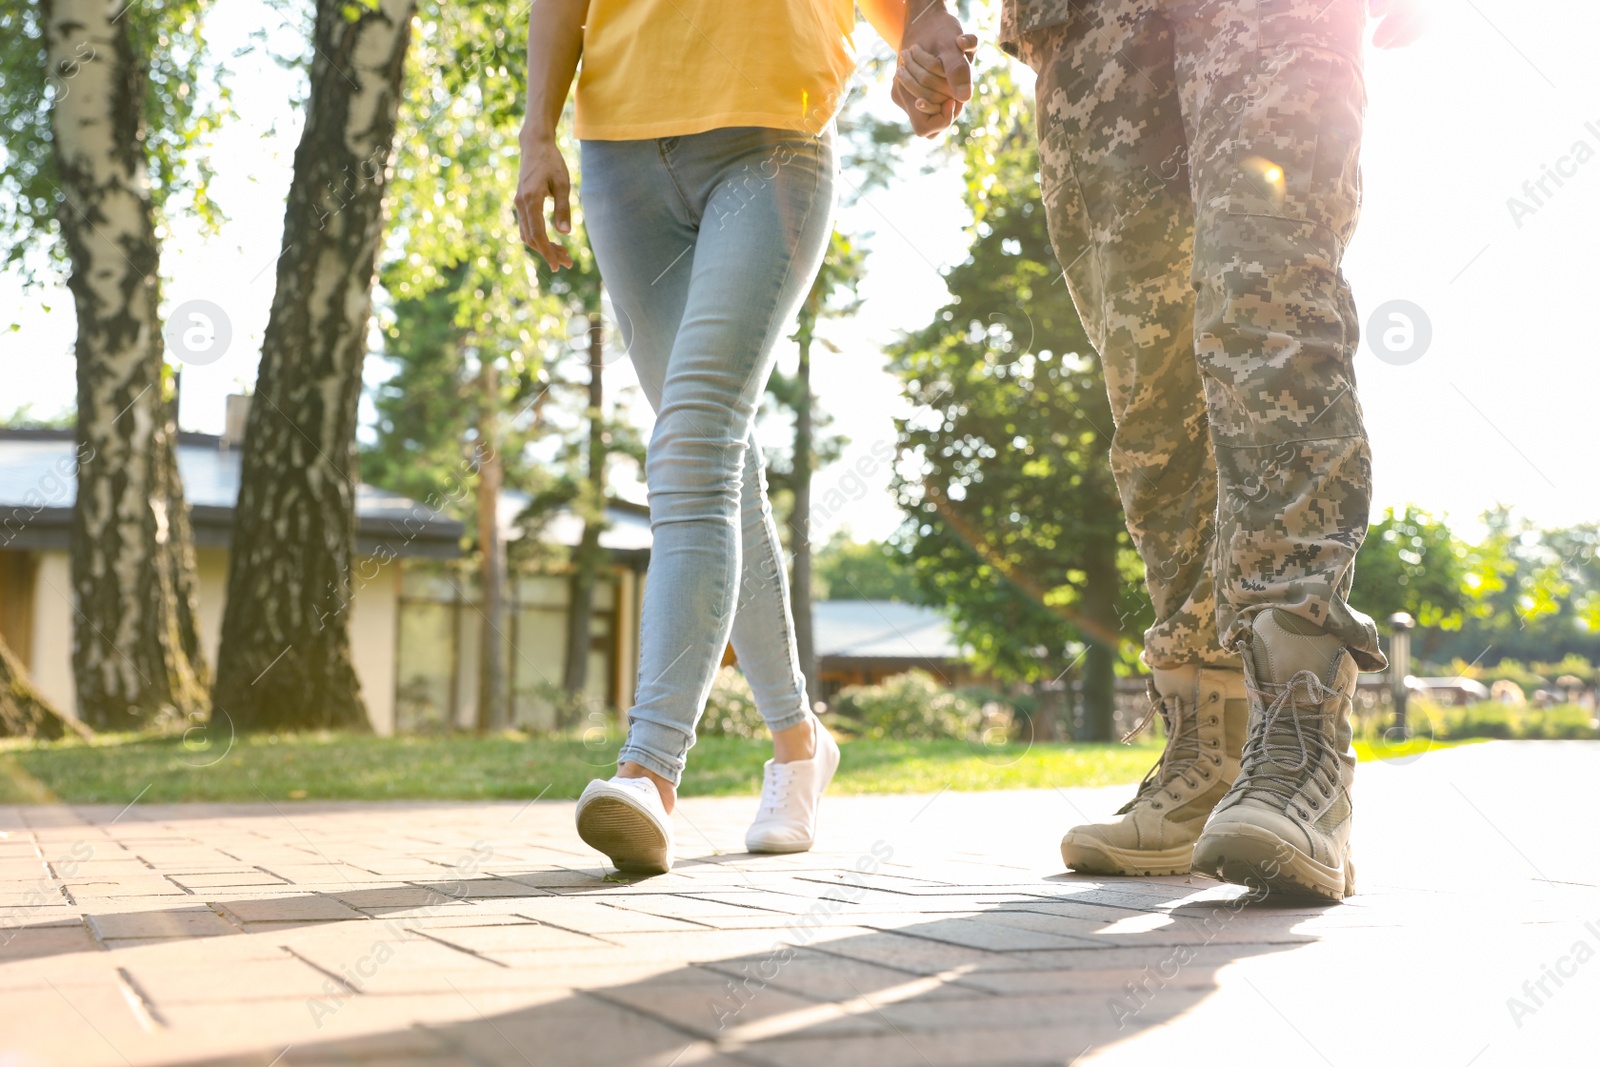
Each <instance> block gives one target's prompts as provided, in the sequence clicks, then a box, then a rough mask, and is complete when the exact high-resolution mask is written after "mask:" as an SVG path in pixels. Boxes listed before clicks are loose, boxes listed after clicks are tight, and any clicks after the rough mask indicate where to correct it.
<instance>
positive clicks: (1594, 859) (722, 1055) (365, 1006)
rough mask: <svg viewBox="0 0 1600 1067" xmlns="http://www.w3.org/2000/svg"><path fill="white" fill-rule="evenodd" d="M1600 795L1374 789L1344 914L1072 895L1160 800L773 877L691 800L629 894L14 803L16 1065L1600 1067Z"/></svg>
mask: <svg viewBox="0 0 1600 1067" xmlns="http://www.w3.org/2000/svg"><path fill="white" fill-rule="evenodd" d="M1596 781H1600V744H1592V743H1581V742H1566V743H1563V742H1547V743H1535V742H1519V743H1496V744H1488V745H1480V746H1473V747H1469V748H1464V749H1453V750H1449V751H1440V752H1433V753H1429V754H1427V755H1425V756H1424V757H1422V758H1420V759H1417V760H1415V761H1413V762H1410V763H1406V764H1401V765H1396V764H1392V763H1391V764H1374V765H1364V766H1363V767H1362V769H1361V772H1360V779H1359V781H1358V783H1357V802H1358V805H1359V807H1358V819H1359V823H1358V827H1359V828H1358V831H1357V833H1358V837H1357V843H1358V849H1359V851H1358V857H1359V859H1360V865H1361V877H1362V887H1361V888H1362V891H1361V893H1360V894H1359V895H1358V896H1357V897H1355V898H1354V899H1353V900H1352V901H1350V902H1349V903H1347V904H1345V905H1343V906H1331V907H1306V906H1294V907H1281V906H1272V905H1270V904H1266V905H1263V904H1254V903H1249V902H1246V901H1242V900H1240V899H1239V891H1238V890H1236V889H1234V888H1232V887H1224V886H1219V885H1217V884H1216V883H1214V882H1211V881H1209V880H1207V879H1204V878H1199V877H1196V878H1193V879H1186V878H1160V879H1112V880H1107V879H1091V878H1080V877H1074V876H1070V875H1066V874H1064V873H1063V872H1062V871H1061V870H1060V866H1059V861H1058V858H1057V856H1056V852H1055V848H1056V842H1057V841H1058V840H1059V838H1060V835H1061V833H1062V831H1063V830H1064V829H1065V828H1066V827H1067V826H1068V825H1070V824H1071V823H1073V822H1075V821H1079V820H1080V819H1081V818H1083V817H1088V816H1095V817H1098V816H1099V815H1101V814H1105V813H1107V812H1109V811H1110V810H1112V809H1113V808H1114V807H1115V806H1116V805H1117V804H1119V803H1120V802H1121V801H1122V800H1123V799H1125V795H1126V793H1127V789H1126V788H1119V789H1114V790H1062V791H1044V792H1028V793H993V794H957V793H943V794H939V795H935V796H918V797H870V798H840V799H834V800H830V801H829V802H828V804H827V805H826V806H825V808H824V814H825V816H826V821H825V827H824V835H823V840H822V842H821V844H822V846H823V847H822V848H820V849H819V850H818V851H816V852H814V853H811V854H809V855H804V856H794V857H776V858H774V857H753V856H750V855H747V854H743V853H741V852H740V851H739V849H740V848H741V847H742V846H741V845H740V844H739V842H740V841H741V840H742V837H743V830H744V825H745V822H746V820H747V819H748V817H749V816H750V815H751V813H752V809H753V806H754V801H753V800H749V799H736V800H690V801H685V802H684V803H683V805H682V806H681V808H680V815H679V818H678V826H679V829H680V844H679V854H680V856H681V857H682V859H681V860H680V863H679V867H678V869H677V870H676V871H675V872H673V873H672V874H671V875H667V876H664V877H660V878H652V879H648V880H644V881H640V882H636V883H633V884H628V883H627V882H624V881H619V880H615V879H614V878H608V877H606V874H607V871H606V870H605V869H604V868H602V867H601V866H600V859H599V857H597V856H596V855H595V854H594V853H592V852H590V851H588V850H587V849H585V848H584V846H583V845H582V843H581V842H579V841H578V840H577V839H576V837H575V836H574V834H573V833H572V831H571V821H572V819H571V816H572V806H571V804H570V803H535V804H520V803H494V804H404V803H395V804H319V803H305V802H298V803H282V804H277V805H270V804H259V805H204V806H200V805H193V806H190V805H182V806H179V805H171V806H154V805H150V806H146V805H142V804H141V805H135V806H133V807H131V808H129V809H127V810H125V811H119V810H118V809H117V808H115V807H99V806H93V807H71V808H59V807H51V808H39V807H11V808H0V830H3V831H4V832H5V834H6V836H5V837H3V838H0V1065H3V1067H24V1065H35V1064H52V1065H53V1064H108V1065H120V1064H124V1063H126V1064H193V1063H229V1064H241V1065H243V1064H251V1065H260V1067H265V1065H269V1064H278V1065H282V1067H307V1065H321V1064H335V1063H382V1064H400V1065H422V1064H508V1065H513V1067H516V1065H530V1067H546V1065H560V1067H564V1065H570V1064H605V1065H612V1064H655V1065H658V1067H669V1065H672V1067H688V1065H690V1064H735V1063H738V1064H771V1065H791V1064H792V1065H796V1067H800V1065H807V1067H809V1065H813V1064H826V1065H828V1067H852V1065H857V1064H861V1065H868V1064H870V1065H874V1067H880V1065H881V1067H894V1065H901V1064H904V1065H908V1067H919V1065H924V1064H926V1065H945V1064H972V1065H983V1067H995V1065H1005V1064H1058V1065H1065V1064H1071V1063H1079V1064H1088V1063H1096V1064H1101V1063H1104V1064H1112V1063H1128V1064H1152V1063H1160V1062H1163V1061H1167V1062H1172V1063H1184V1064H1190V1063H1237V1064H1243V1065H1248V1064H1267V1063H1272V1064H1300V1063H1305V1064H1331V1065H1338V1067H1345V1065H1351V1067H1355V1065H1365V1064H1381V1063H1405V1064H1408V1065H1419V1064H1427V1065H1436V1064H1444V1065H1447V1067H1458V1065H1459V1067H1468V1065H1469V1064H1470V1065H1472V1067H1489V1065H1491V1064H1526V1063H1538V1062H1547V1063H1573V1062H1593V1061H1594V1059H1595V1057H1596V1052H1595V1047H1596V1042H1597V1040H1600V1024H1597V1022H1596V1013H1595V1012H1594V1005H1595V1004H1596V1003H1597V997H1600V954H1597V953H1600V889H1597V888H1596V887H1597V886H1600V833H1597V826H1596V813H1595V806H1594V802H1593V795H1594V793H1593V783H1595V782H1596ZM1519 1005H1520V1006H1519Z"/></svg>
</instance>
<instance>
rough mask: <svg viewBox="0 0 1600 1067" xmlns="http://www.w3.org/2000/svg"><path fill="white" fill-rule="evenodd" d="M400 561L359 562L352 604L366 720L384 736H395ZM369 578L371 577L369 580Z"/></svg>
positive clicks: (352, 640)
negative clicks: (383, 564) (365, 703)
mask: <svg viewBox="0 0 1600 1067" xmlns="http://www.w3.org/2000/svg"><path fill="white" fill-rule="evenodd" d="M404 566H405V564H404V563H403V562H400V561H396V562H391V563H389V564H388V565H387V566H382V565H380V563H379V560H377V559H376V558H373V559H364V560H358V561H357V563H356V574H357V575H358V576H359V578H358V581H357V583H356V590H355V597H354V598H353V599H352V601H351V605H350V658H351V659H352V660H353V661H354V663H355V668H356V677H357V678H360V679H361V696H362V699H364V700H365V701H366V702H367V718H368V719H370V720H371V721H372V728H373V730H375V731H376V732H377V733H378V734H380V735H381V736H383V737H388V736H389V735H390V734H392V733H394V688H395V655H396V652H397V649H398V640H397V638H398V634H397V629H396V628H397V627H398V626H399V625H400V570H401V568H402V567H404ZM368 575H370V576H371V577H368Z"/></svg>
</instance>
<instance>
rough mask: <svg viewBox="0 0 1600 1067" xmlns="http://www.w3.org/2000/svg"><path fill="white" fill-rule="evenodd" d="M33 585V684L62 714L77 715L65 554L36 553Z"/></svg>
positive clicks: (68, 569) (30, 670)
mask: <svg viewBox="0 0 1600 1067" xmlns="http://www.w3.org/2000/svg"><path fill="white" fill-rule="evenodd" d="M38 561H39V568H38V570H37V571H35V572H34V582H33V658H32V662H30V663H29V664H28V673H29V674H31V675H33V684H34V686H35V687H36V688H37V689H38V690H39V692H41V693H43V694H44V695H45V696H46V697H49V698H50V702H51V703H53V704H54V705H55V706H56V707H58V708H60V709H61V712H62V714H64V715H73V716H76V715H77V714H78V693H77V689H76V688H75V687H74V686H73V684H72V599H71V598H72V570H71V566H70V561H69V560H68V557H67V554H66V553H65V552H40V553H39V557H38Z"/></svg>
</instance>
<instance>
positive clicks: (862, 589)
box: [813, 531, 922, 603]
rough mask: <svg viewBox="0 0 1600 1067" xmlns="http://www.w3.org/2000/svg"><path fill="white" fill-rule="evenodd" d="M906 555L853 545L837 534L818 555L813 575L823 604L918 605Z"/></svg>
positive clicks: (872, 544) (887, 547)
mask: <svg viewBox="0 0 1600 1067" xmlns="http://www.w3.org/2000/svg"><path fill="white" fill-rule="evenodd" d="M911 567H912V565H911V562H910V560H908V559H907V558H906V556H905V554H904V553H903V552H902V551H901V550H900V549H899V548H897V547H896V546H894V545H892V544H887V543H885V542H882V541H855V540H852V539H851V538H850V535H849V534H847V533H844V532H842V531H841V532H839V533H836V534H834V535H833V537H832V538H831V539H829V541H828V543H827V544H826V545H824V546H823V547H822V548H821V549H819V550H818V551H817V558H816V570H815V572H814V575H815V582H814V583H813V584H814V587H815V589H816V594H817V596H819V597H821V598H822V599H823V600H903V601H906V602H908V603H918V602H920V600H921V598H922V591H921V590H920V589H919V588H918V587H917V581H916V576H915V575H914V574H913V573H912V569H911Z"/></svg>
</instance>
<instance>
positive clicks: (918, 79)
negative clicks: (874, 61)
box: [857, 0, 978, 137]
mask: <svg viewBox="0 0 1600 1067" xmlns="http://www.w3.org/2000/svg"><path fill="white" fill-rule="evenodd" d="M857 6H858V7H860V8H861V13H862V14H863V15H865V16H866V18H867V21H868V22H870V23H872V28H873V29H875V30H877V31H878V34H879V35H880V36H881V37H882V38H883V39H884V40H885V41H886V42H888V44H889V46H890V47H891V48H893V49H894V50H895V51H896V52H899V53H900V62H899V64H898V67H899V69H897V70H896V72H895V79H894V87H893V89H892V91H891V96H892V98H893V99H894V102H895V103H897V104H899V105H900V107H901V108H903V109H904V110H905V113H906V116H907V117H908V118H909V119H910V120H911V129H912V131H913V132H915V133H918V134H920V135H922V136H924V137H932V136H934V135H935V134H937V133H938V132H939V131H941V130H943V129H945V128H946V127H947V126H949V125H950V124H951V123H952V122H954V121H955V118H956V116H957V115H959V114H961V108H962V105H963V104H965V103H966V101H968V100H971V99H972V71H971V69H970V68H969V67H968V65H967V56H968V54H969V53H970V52H971V50H972V49H973V48H975V47H977V44H978V40H977V38H976V37H972V36H970V35H963V34H962V33H961V23H960V22H959V21H958V20H957V19H956V17H955V16H954V15H952V14H950V12H949V11H947V10H945V6H944V0H857ZM908 60H910V61H911V62H912V63H916V65H915V66H914V67H912V66H909V64H908ZM917 60H921V61H922V62H921V63H917V62H916V61H917ZM923 64H926V69H925V67H924V65H923Z"/></svg>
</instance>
